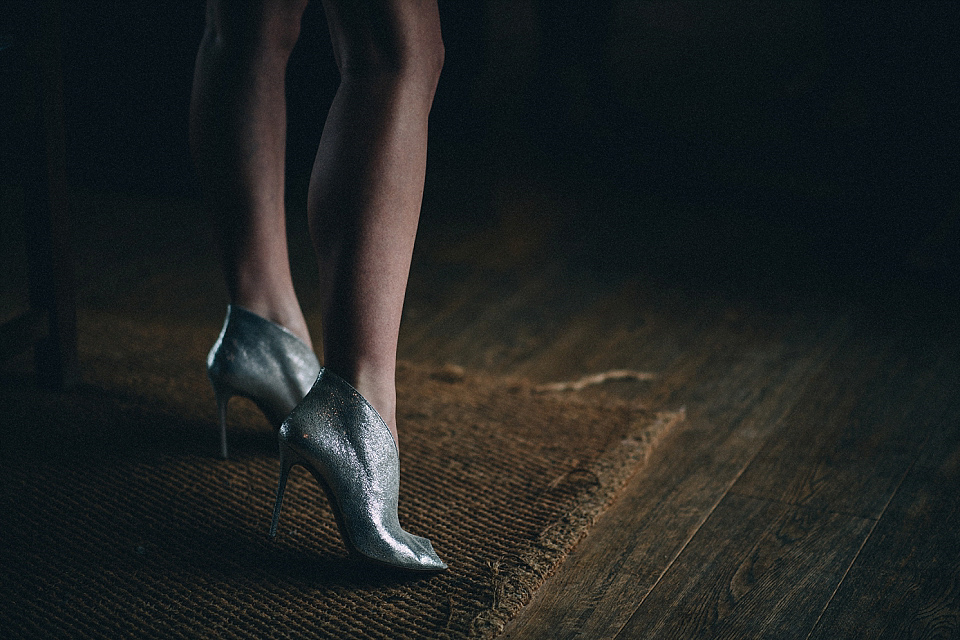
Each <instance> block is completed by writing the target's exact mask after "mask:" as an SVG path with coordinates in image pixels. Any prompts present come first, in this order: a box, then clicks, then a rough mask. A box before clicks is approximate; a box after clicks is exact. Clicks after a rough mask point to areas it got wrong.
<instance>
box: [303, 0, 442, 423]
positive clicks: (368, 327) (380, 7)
mask: <svg viewBox="0 0 960 640" xmlns="http://www.w3.org/2000/svg"><path fill="white" fill-rule="evenodd" d="M324 9H325V11H326V15H327V22H328V24H329V28H330V35H331V39H332V41H333V48H334V53H335V55H336V58H337V65H338V68H339V69H340V75H341V82H340V87H339V89H338V91H337V94H336V97H335V98H334V100H333V104H332V106H331V108H330V112H329V114H328V116H327V121H326V125H325V126H324V129H323V136H322V138H321V141H320V148H319V150H318V151H317V157H316V162H315V164H314V168H313V175H312V178H311V183H310V198H309V204H308V210H309V215H310V226H311V232H312V236H313V239H314V244H315V246H316V249H317V255H318V258H319V261H320V274H321V287H322V290H321V294H322V295H321V300H322V305H323V321H324V331H323V343H324V344H323V347H324V364H325V366H327V367H330V369H331V370H332V371H334V372H335V373H337V374H338V375H340V376H341V377H343V378H344V379H345V380H347V381H349V382H350V383H351V384H353V385H354V386H355V387H356V388H357V390H358V391H360V393H362V394H363V395H364V397H366V398H367V399H368V400H369V401H370V402H371V404H373V406H374V408H376V409H377V411H378V412H379V413H380V415H381V416H382V417H383V419H384V420H385V421H386V423H387V425H388V426H389V427H390V430H391V431H392V432H393V435H394V438H396V435H397V434H396V386H395V374H396V357H397V339H398V335H399V330H400V316H401V312H402V308H403V298H404V293H405V290H406V284H407V276H408V273H409V270H410V260H411V256H412V253H413V244H414V238H415V236H416V230H417V222H418V220H419V215H420V205H421V201H422V198H423V181H424V172H425V167H426V154H427V117H428V115H429V113H430V107H431V104H432V102H433V96H434V92H435V90H436V85H437V81H438V78H439V74H440V69H441V67H442V65H443V42H442V39H441V35H440V20H439V16H438V13H437V4H436V0H424V1H421V0H324Z"/></svg>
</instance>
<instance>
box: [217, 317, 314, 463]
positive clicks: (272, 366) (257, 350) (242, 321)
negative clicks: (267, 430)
mask: <svg viewBox="0 0 960 640" xmlns="http://www.w3.org/2000/svg"><path fill="white" fill-rule="evenodd" d="M319 372H320V362H319V361H318V360H317V356H316V355H315V354H314V353H313V351H312V350H311V349H310V347H308V346H307V345H306V344H305V343H304V342H303V340H301V339H300V338H298V337H297V336H295V335H294V334H293V333H291V332H290V331H288V330H287V329H285V328H284V327H281V326H280V325H278V324H275V323H273V322H270V321H269V320H267V319H266V318H262V317H260V316H258V315H257V314H255V313H253V312H252V311H247V310H246V309H244V308H243V307H238V306H236V305H228V306H227V318H226V320H224V323H223V330H222V331H220V337H219V338H217V341H216V342H215V343H214V345H213V348H212V349H210V354H209V355H208V356H207V375H208V376H209V377H210V384H212V385H213V394H214V396H215V397H216V400H217V411H218V414H219V416H220V455H221V456H222V457H223V458H224V459H226V457H227V403H228V402H229V401H230V398H232V397H233V396H243V397H245V398H249V399H251V400H253V402H254V403H255V404H256V405H257V407H259V408H260V411H262V412H263V415H264V416H266V418H267V420H269V421H270V424H272V425H273V426H274V427H278V426H280V423H281V422H283V419H284V418H286V417H287V415H288V414H289V413H290V412H291V411H292V410H293V408H294V407H295V406H297V403H298V402H300V400H301V399H303V396H305V395H307V392H308V391H309V390H310V386H311V385H312V384H313V381H314V380H316V378H317V373H319Z"/></svg>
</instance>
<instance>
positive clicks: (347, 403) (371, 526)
mask: <svg viewBox="0 0 960 640" xmlns="http://www.w3.org/2000/svg"><path fill="white" fill-rule="evenodd" d="M279 439H280V485H279V487H278V488H277V502H276V506H275V507H274V510H273V521H272V522H271V524H270V536H271V537H273V536H275V535H276V532H277V520H278V518H279V517H280V507H281V505H282V503H283V492H284V488H285V487H286V483H287V475H288V474H289V472H290V468H291V467H293V466H294V465H296V464H300V465H303V466H304V467H306V468H307V469H308V470H309V471H311V472H312V473H313V475H314V477H315V478H316V479H317V482H319V483H320V486H321V487H322V488H323V489H324V491H325V493H326V494H327V498H328V499H329V500H330V503H331V505H332V506H333V512H334V514H335V515H336V518H337V524H338V525H339V527H340V535H341V536H342V537H343V540H344V542H345V543H346V545H347V547H348V549H350V551H351V552H354V553H357V554H359V555H361V556H363V557H364V558H367V559H369V560H373V561H374V562H377V563H380V564H384V565H388V566H391V567H397V568H401V569H408V570H412V571H442V570H444V569H446V568H447V565H446V564H444V562H443V561H442V560H441V559H440V558H439V557H438V556H437V554H436V553H435V552H434V550H433V546H432V545H431V544H430V541H429V540H427V539H426V538H421V537H419V536H414V535H412V534H410V533H407V532H406V531H404V530H403V529H402V528H401V527H400V522H399V520H398V518H397V503H398V495H399V490H400V458H399V454H398V450H397V445H396V442H394V440H393V435H391V433H390V429H389V428H388V427H387V425H386V424H385V423H384V422H383V419H381V417H380V414H378V413H377V411H376V409H374V408H373V407H372V406H371V405H370V403H368V402H367V401H366V399H365V398H364V397H363V396H362V395H360V393H359V392H358V391H357V390H356V389H354V388H353V387H352V386H351V385H350V384H349V383H348V382H346V381H345V380H343V379H342V378H340V377H339V376H337V375H336V374H334V373H332V372H331V371H328V370H326V369H321V371H320V374H319V375H318V376H317V381H316V383H315V384H314V385H313V388H312V389H311V390H310V393H308V394H307V396H306V397H305V398H304V399H303V402H301V403H300V404H299V405H297V407H296V409H294V410H293V412H292V413H291V414H290V415H289V416H288V417H287V419H286V420H285V421H284V423H283V425H282V426H281V427H280V434H279Z"/></svg>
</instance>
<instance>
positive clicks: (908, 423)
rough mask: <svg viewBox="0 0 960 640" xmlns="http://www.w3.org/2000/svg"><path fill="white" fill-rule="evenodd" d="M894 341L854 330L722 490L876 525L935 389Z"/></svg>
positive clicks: (929, 372) (930, 375) (912, 453)
mask: <svg viewBox="0 0 960 640" xmlns="http://www.w3.org/2000/svg"><path fill="white" fill-rule="evenodd" d="M915 360H916V358H915V354H913V353H910V351H908V350H906V349H905V348H904V345H903V344H902V341H896V340H892V339H889V338H887V339H882V338H879V339H878V338H877V337H875V336H869V335H867V336H865V335H864V332H863V331H862V330H861V331H858V332H857V334H856V335H855V336H853V337H852V338H851V339H850V340H848V341H847V342H846V343H845V344H844V345H842V347H841V348H840V349H839V350H838V352H837V353H836V355H835V356H834V357H833V358H832V359H831V361H830V363H829V364H828V366H827V367H825V369H824V372H823V373H822V375H820V376H818V377H817V378H816V379H814V380H813V381H812V384H811V385H810V386H809V387H808V388H807V390H806V392H805V393H804V395H803V397H802V398H801V399H800V401H799V402H798V403H797V404H796V406H795V407H794V408H793V410H792V411H791V412H790V414H789V415H788V416H787V417H786V418H785V419H784V420H783V422H782V423H781V425H780V427H779V428H778V429H777V432H776V433H775V434H774V435H773V437H771V438H770V439H769V440H768V441H767V443H766V444H765V445H764V447H763V449H762V450H761V451H760V453H759V454H758V455H757V457H756V459H754V460H753V462H751V463H750V466H749V467H748V468H747V470H746V471H745V472H744V474H743V476H742V477H741V478H740V479H739V480H738V481H737V483H736V485H734V486H733V487H732V488H731V491H732V492H733V493H737V494H740V495H747V496H754V497H758V498H766V499H769V500H779V501H781V502H786V503H790V504H802V505H806V506H810V507H815V508H820V509H829V510H831V511H835V512H838V513H848V514H851V515H856V516H860V517H865V518H874V519H876V518H879V517H880V515H881V513H882V512H883V509H884V508H885V507H886V505H887V503H888V502H889V501H890V498H891V496H892V495H893V493H894V491H896V488H897V487H898V486H899V484H900V482H901V481H902V480H903V476H904V474H905V473H906V472H907V470H908V469H909V468H910V465H911V464H912V463H913V461H914V460H915V458H916V456H917V454H918V451H919V447H920V445H921V444H922V442H923V440H924V439H925V438H926V437H927V433H928V432H927V429H926V428H923V427H924V426H928V425H929V420H930V419H931V417H932V415H931V411H930V408H929V406H928V403H927V401H934V402H938V401H939V402H942V399H940V400H934V397H933V396H935V395H937V394H936V393H935V392H934V388H935V387H936V385H937V379H936V372H935V370H934V369H919V370H918V368H917V367H916V365H915Z"/></svg>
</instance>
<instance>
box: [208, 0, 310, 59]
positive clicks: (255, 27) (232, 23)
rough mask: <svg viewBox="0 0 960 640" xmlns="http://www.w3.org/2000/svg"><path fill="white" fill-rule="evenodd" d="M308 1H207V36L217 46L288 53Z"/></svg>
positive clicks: (296, 37) (298, 29)
mask: <svg viewBox="0 0 960 640" xmlns="http://www.w3.org/2000/svg"><path fill="white" fill-rule="evenodd" d="M307 1H308V0H260V1H257V2H237V1H236V0H208V3H207V27H206V28H207V37H208V38H211V39H212V41H213V42H215V43H217V44H218V45H219V46H223V47H230V48H234V49H238V50H242V51H251V52H256V51H259V52H270V53H279V54H282V55H285V56H289V54H290V52H291V51H293V47H294V45H296V43H297V39H298V38H299V37H300V19H301V17H302V16H303V11H304V9H306V6H307Z"/></svg>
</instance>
